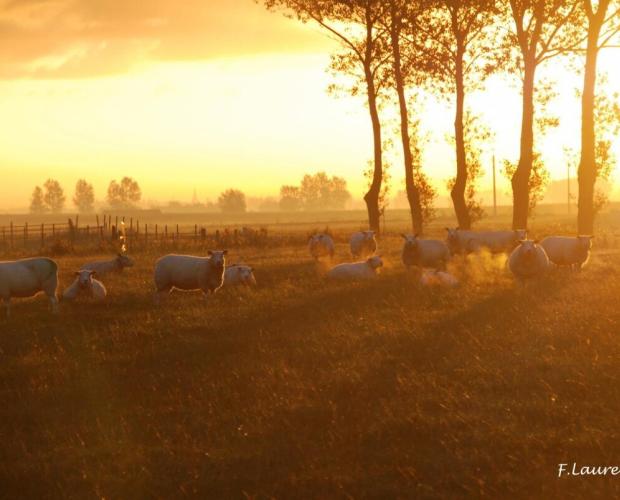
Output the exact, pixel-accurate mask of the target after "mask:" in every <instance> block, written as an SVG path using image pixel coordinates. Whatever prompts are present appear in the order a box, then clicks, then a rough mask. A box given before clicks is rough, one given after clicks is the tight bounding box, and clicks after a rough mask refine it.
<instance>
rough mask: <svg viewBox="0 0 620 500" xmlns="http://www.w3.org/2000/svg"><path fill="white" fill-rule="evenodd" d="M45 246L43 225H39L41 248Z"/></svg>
mask: <svg viewBox="0 0 620 500" xmlns="http://www.w3.org/2000/svg"><path fill="white" fill-rule="evenodd" d="M44 246H45V224H41V248H43V247H44Z"/></svg>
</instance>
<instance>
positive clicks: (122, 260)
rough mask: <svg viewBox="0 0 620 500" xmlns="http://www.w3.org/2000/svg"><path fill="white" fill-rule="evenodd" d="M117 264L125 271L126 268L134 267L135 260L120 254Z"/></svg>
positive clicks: (117, 257)
mask: <svg viewBox="0 0 620 500" xmlns="http://www.w3.org/2000/svg"><path fill="white" fill-rule="evenodd" d="M116 262H118V267H120V268H121V269H124V268H125V267H133V260H132V259H130V258H129V257H128V256H127V255H124V254H122V253H119V254H118V255H117V256H116Z"/></svg>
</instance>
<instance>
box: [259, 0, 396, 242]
mask: <svg viewBox="0 0 620 500" xmlns="http://www.w3.org/2000/svg"><path fill="white" fill-rule="evenodd" d="M262 2H263V3H264V4H265V6H266V7H267V8H268V9H282V10H284V11H285V12H286V13H288V14H289V15H291V13H292V14H293V15H295V16H296V17H297V18H298V19H299V20H301V21H302V22H309V21H312V22H315V23H316V24H318V25H319V26H320V27H322V28H323V29H324V30H326V32H327V33H328V34H330V35H331V36H333V37H334V38H335V39H337V40H338V41H339V42H340V44H341V45H342V47H343V49H344V52H342V53H339V54H336V55H334V56H333V57H332V64H331V68H332V70H334V71H335V72H337V73H339V74H344V75H348V76H353V77H354V78H355V79H356V82H355V83H354V85H353V86H352V87H351V88H350V93H351V94H352V95H357V94H359V91H360V86H362V87H364V89H365V95H366V99H367V105H368V111H369V114H370V121H371V124H372V134H373V153H374V155H373V156H374V166H373V176H372V182H371V183H370V186H369V189H368V192H367V193H366V194H365V195H364V201H365V202H366V207H367V209H368V224H369V226H370V228H371V229H372V230H375V231H377V232H378V231H379V229H380V228H379V222H380V212H379V196H380V193H381V183H382V173H383V151H382V133H381V120H380V117H379V105H378V97H379V95H380V92H381V87H382V85H383V82H384V80H385V75H384V74H383V73H382V71H383V69H384V68H385V65H386V64H387V61H388V59H387V58H386V57H385V56H386V50H387V47H386V46H385V45H386V44H385V39H384V36H383V35H384V33H383V30H382V27H381V19H382V18H383V16H384V14H385V12H386V8H387V7H386V3H385V2H384V1H383V0H262ZM388 53H389V52H388Z"/></svg>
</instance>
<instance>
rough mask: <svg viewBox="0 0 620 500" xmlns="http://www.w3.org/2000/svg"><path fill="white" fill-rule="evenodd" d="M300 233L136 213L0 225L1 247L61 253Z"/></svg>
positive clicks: (251, 240) (290, 239)
mask: <svg viewBox="0 0 620 500" xmlns="http://www.w3.org/2000/svg"><path fill="white" fill-rule="evenodd" d="M306 241H307V237H306V235H305V234H304V233H303V232H302V233H299V232H297V233H292V232H291V233H288V232H287V233H283V232H280V231H277V232H270V231H268V229H267V228H265V227H261V228H250V227H241V228H238V227H237V228H228V227H224V228H219V229H214V228H213V227H210V228H209V229H207V227H205V226H203V225H200V224H192V225H189V224H185V225H182V224H158V223H143V222H141V221H140V220H139V219H137V218H135V219H134V218H133V217H121V216H110V215H103V216H101V217H99V216H97V217H96V220H95V223H94V224H85V225H81V224H80V222H79V216H76V217H75V218H74V219H73V218H68V219H67V221H66V222H54V223H52V222H46V223H38V224H31V223H28V222H23V223H21V224H14V223H13V222H10V223H9V224H5V225H2V226H0V249H1V250H2V251H3V252H4V253H17V252H21V251H24V252H33V251H39V250H45V251H46V252H48V253H50V254H62V253H68V252H71V251H78V250H80V249H92V248H101V249H106V250H109V249H120V248H121V247H122V246H123V245H125V246H126V247H127V248H128V249H129V251H134V250H144V249H148V248H150V247H172V248H175V247H178V246H184V247H186V246H187V247H191V246H197V247H202V248H213V249H214V248H234V247H242V246H255V247H262V246H266V245H275V246H285V245H290V244H299V243H305V242H306Z"/></svg>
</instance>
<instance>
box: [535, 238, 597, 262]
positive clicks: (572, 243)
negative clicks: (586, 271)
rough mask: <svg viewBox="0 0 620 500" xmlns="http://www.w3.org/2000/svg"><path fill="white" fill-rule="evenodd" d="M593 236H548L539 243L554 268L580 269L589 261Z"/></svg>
mask: <svg viewBox="0 0 620 500" xmlns="http://www.w3.org/2000/svg"><path fill="white" fill-rule="evenodd" d="M592 238H593V236H577V237H575V238H571V237H568V236H548V237H547V238H545V239H543V240H542V241H541V242H540V246H541V247H543V248H544V249H545V252H547V256H548V257H549V260H550V261H551V262H553V263H554V264H555V265H556V266H569V267H570V268H571V269H572V268H576V269H581V268H582V267H583V266H584V265H585V264H586V263H587V262H588V260H589V259H590V250H591V249H592Z"/></svg>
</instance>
